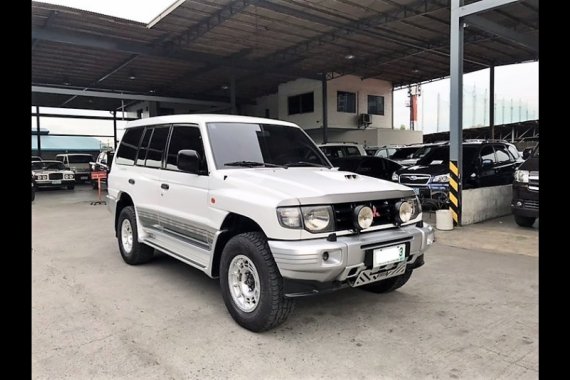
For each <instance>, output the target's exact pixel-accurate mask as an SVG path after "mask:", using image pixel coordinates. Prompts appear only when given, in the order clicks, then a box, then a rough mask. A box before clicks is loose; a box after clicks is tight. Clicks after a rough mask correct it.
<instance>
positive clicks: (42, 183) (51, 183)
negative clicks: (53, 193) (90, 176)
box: [36, 179, 75, 188]
mask: <svg viewBox="0 0 570 380" xmlns="http://www.w3.org/2000/svg"><path fill="white" fill-rule="evenodd" d="M69 185H75V180H74V179H59V180H52V179H48V180H37V179H36V188H37V187H63V186H69Z"/></svg>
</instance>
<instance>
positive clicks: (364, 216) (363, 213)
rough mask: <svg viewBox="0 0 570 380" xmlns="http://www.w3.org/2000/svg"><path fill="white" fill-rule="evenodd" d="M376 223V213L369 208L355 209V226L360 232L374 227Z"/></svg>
mask: <svg viewBox="0 0 570 380" xmlns="http://www.w3.org/2000/svg"><path fill="white" fill-rule="evenodd" d="M373 221H374V213H373V212H372V209H371V208H370V207H368V206H358V207H356V208H355V209H354V226H355V227H356V228H358V229H359V230H363V229H365V228H368V227H370V226H371V225H372V222H373Z"/></svg>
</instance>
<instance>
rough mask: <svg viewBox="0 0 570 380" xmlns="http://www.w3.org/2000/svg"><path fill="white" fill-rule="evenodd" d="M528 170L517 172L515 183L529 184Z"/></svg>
mask: <svg viewBox="0 0 570 380" xmlns="http://www.w3.org/2000/svg"><path fill="white" fill-rule="evenodd" d="M528 174H529V173H528V170H515V181H517V182H522V183H528Z"/></svg>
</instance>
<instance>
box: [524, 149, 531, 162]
mask: <svg viewBox="0 0 570 380" xmlns="http://www.w3.org/2000/svg"><path fill="white" fill-rule="evenodd" d="M531 153H532V148H525V150H523V160H526V159H527V158H529V157H530V154H531Z"/></svg>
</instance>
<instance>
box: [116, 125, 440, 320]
mask: <svg viewBox="0 0 570 380" xmlns="http://www.w3.org/2000/svg"><path fill="white" fill-rule="evenodd" d="M108 182H109V195H108V200H109V202H108V205H109V208H110V211H111V212H112V213H113V214H114V216H115V231H116V236H117V239H118V243H119V250H120V253H121V255H122V257H123V259H124V261H125V262H127V263H128V264H141V263H144V262H147V261H148V260H150V259H151V258H152V256H153V251H154V249H157V250H159V251H162V252H164V253H166V254H168V255H171V256H173V257H175V258H177V259H179V260H181V261H183V262H185V263H186V264H189V265H191V266H193V267H196V268H198V269H200V270H202V271H203V272H205V273H206V274H207V275H208V276H210V277H213V278H216V277H219V279H220V285H221V289H222V295H223V299H224V302H225V304H226V307H227V308H228V310H229V312H230V314H231V315H232V317H233V318H234V319H235V320H236V322H237V323H238V324H240V325H241V326H243V327H245V328H247V329H249V330H252V331H264V330H267V329H270V328H272V327H274V326H276V325H278V324H280V323H282V322H283V321H284V320H285V319H286V318H287V316H288V314H289V312H290V311H291V310H292V307H293V299H292V298H293V297H298V296H305V295H312V294H316V293H320V292H326V291H330V290H336V289H340V288H343V287H349V286H351V287H357V286H361V287H363V288H366V289H368V290H371V291H374V292H387V291H391V290H395V289H397V288H399V287H401V286H402V285H403V284H404V283H405V282H406V281H408V279H409V278H410V275H411V274H412V271H413V269H415V268H417V267H419V266H421V265H422V264H423V263H424V256H423V254H424V251H425V250H426V249H427V248H428V247H429V245H430V244H431V243H432V242H433V239H434V235H433V229H432V228H431V226H429V225H427V224H424V223H423V221H422V213H421V207H420V204H419V202H418V199H417V198H416V196H415V195H414V193H413V191H412V190H411V189H410V188H408V187H405V186H403V185H400V184H396V183H392V182H388V181H383V180H379V179H374V178H371V177H366V176H361V175H357V174H354V173H349V172H341V171H337V170H334V169H333V168H332V166H331V164H330V163H329V161H328V160H327V159H326V157H325V156H324V155H323V153H322V152H321V151H320V150H319V149H318V148H317V146H316V145H315V144H314V142H313V141H312V140H311V139H310V138H309V137H308V135H307V134H306V133H305V132H304V131H303V130H302V129H301V128H299V127H298V126H297V125H295V124H292V123H288V122H283V121H277V120H270V119H261V118H253V117H245V116H233V115H174V116H161V117H155V118H148V119H142V120H137V121H133V122H130V123H129V124H128V126H127V129H126V131H125V134H124V136H123V139H122V141H121V143H120V145H119V147H118V150H117V154H116V156H115V160H114V162H113V166H112V170H111V172H110V175H109V180H108Z"/></svg>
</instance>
